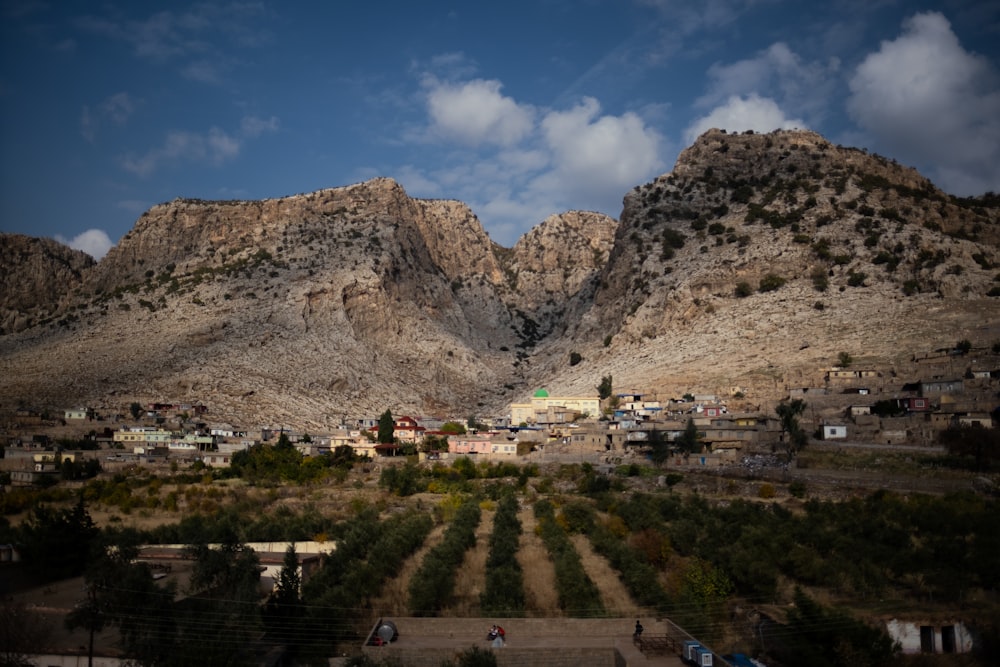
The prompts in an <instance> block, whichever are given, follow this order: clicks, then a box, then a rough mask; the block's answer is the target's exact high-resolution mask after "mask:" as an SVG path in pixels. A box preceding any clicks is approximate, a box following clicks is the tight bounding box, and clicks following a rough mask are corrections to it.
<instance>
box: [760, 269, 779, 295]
mask: <svg viewBox="0 0 1000 667" xmlns="http://www.w3.org/2000/svg"><path fill="white" fill-rule="evenodd" d="M785 282H786V281H785V279H784V278H782V277H781V276H779V275H777V274H775V273H769V274H767V275H766V276H764V277H763V278H761V279H760V287H759V288H758V290H759V291H760V292H773V291H775V290H778V289H781V288H782V287H783V286H784V285H785Z"/></svg>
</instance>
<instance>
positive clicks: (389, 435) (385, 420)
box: [378, 410, 396, 445]
mask: <svg viewBox="0 0 1000 667" xmlns="http://www.w3.org/2000/svg"><path fill="white" fill-rule="evenodd" d="M395 430H396V420H394V419H393V418H392V411H391V410H386V411H385V412H383V413H382V416H381V417H379V418H378V441H379V443H381V444H383V445H388V444H391V443H392V442H393V441H394V440H395Z"/></svg>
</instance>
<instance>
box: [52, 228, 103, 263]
mask: <svg viewBox="0 0 1000 667" xmlns="http://www.w3.org/2000/svg"><path fill="white" fill-rule="evenodd" d="M56 241H59V243H62V244H63V245H68V246H69V247H70V248H73V249H74V250H81V251H83V252H85V253H87V254H88V255H90V256H91V257H93V258H94V259H101V258H102V257H104V256H105V255H106V254H108V250H110V249H111V246H113V245H114V243H113V242H112V241H111V238H110V237H109V236H108V233H107V232H105V231H104V230H103V229H88V230H87V231H85V232H83V233H82V234H78V235H76V236H74V237H73V238H72V239H68V240H67V239H66V238H64V237H62V236H58V235H57V236H56Z"/></svg>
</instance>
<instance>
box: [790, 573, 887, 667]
mask: <svg viewBox="0 0 1000 667" xmlns="http://www.w3.org/2000/svg"><path fill="white" fill-rule="evenodd" d="M794 600H795V604H794V605H792V606H791V607H790V608H789V611H788V625H787V629H786V632H787V636H785V634H786V632H782V635H783V638H784V639H786V640H787V641H785V642H782V645H783V646H785V647H786V648H785V651H786V652H787V653H788V655H785V654H784V653H783V654H782V656H781V657H782V658H784V659H783V660H782V662H787V664H798V665H805V664H808V665H815V666H816V667H834V666H836V665H856V666H857V667H876V666H877V665H887V664H890V662H891V660H892V658H893V656H894V655H895V654H896V651H897V650H898V649H897V646H896V645H894V644H893V641H892V639H891V638H890V637H889V635H888V634H886V633H885V631H883V630H881V629H879V628H875V627H872V626H870V625H867V624H865V623H863V622H861V621H859V620H857V619H855V618H853V617H852V616H850V615H849V614H847V613H846V612H842V611H838V610H835V609H828V608H826V607H823V606H821V605H820V604H819V603H817V602H816V601H814V600H813V599H812V598H810V597H809V596H808V595H806V594H805V593H803V592H802V590H801V589H799V588H796V589H795V596H794Z"/></svg>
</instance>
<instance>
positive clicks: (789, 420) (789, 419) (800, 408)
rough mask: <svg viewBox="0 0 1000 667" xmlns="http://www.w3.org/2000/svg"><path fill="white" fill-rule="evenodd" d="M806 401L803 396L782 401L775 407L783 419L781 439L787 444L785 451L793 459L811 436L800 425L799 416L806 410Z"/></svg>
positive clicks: (779, 416)
mask: <svg viewBox="0 0 1000 667" xmlns="http://www.w3.org/2000/svg"><path fill="white" fill-rule="evenodd" d="M805 409H806V402H805V401H803V400H802V399H801V398H796V399H794V400H792V401H789V402H787V403H786V402H785V401H782V402H781V403H779V404H778V405H777V407H775V409H774V411H775V412H777V413H778V419H779V420H780V421H781V439H782V442H784V444H785V453H786V454H787V456H788V460H789V461H791V460H792V458H793V457H794V456H795V454H796V452H798V451H800V450H802V449H803V448H804V447H805V446H806V443H807V442H808V440H809V438H808V436H807V435H806V432H805V431H804V430H803V429H802V427H801V426H800V425H799V416H800V415H801V414H802V413H803V412H805Z"/></svg>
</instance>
